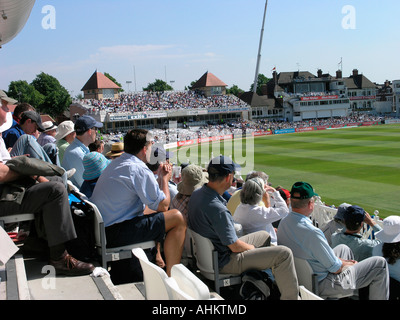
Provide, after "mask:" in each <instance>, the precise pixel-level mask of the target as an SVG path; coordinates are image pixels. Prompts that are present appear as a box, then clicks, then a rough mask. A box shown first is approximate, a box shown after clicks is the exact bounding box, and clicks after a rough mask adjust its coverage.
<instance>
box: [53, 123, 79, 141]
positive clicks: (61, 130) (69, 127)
mask: <svg viewBox="0 0 400 320" xmlns="http://www.w3.org/2000/svg"><path fill="white" fill-rule="evenodd" d="M74 131H75V129H74V123H73V122H72V121H71V120H67V121H63V122H61V123H60V124H59V125H58V132H57V134H56V136H55V138H56V140H61V139H62V138H65V137H66V136H67V135H69V134H70V133H72V132H74Z"/></svg>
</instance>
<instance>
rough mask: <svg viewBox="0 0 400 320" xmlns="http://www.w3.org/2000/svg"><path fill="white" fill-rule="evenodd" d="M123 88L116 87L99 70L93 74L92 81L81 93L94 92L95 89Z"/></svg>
mask: <svg viewBox="0 0 400 320" xmlns="http://www.w3.org/2000/svg"><path fill="white" fill-rule="evenodd" d="M120 88H121V87H120V86H118V85H116V84H115V83H114V82H113V81H111V80H110V79H109V78H107V77H106V76H105V75H104V74H102V73H101V72H98V71H97V70H96V71H95V72H94V73H93V74H92V76H91V77H90V79H89V80H88V81H87V82H86V84H85V85H84V86H83V88H82V89H81V91H84V90H93V89H120Z"/></svg>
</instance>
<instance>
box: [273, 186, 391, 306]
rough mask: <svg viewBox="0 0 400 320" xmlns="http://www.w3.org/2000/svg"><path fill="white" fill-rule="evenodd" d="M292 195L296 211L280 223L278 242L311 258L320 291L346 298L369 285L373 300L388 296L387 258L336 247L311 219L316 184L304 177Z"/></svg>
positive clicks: (329, 295) (297, 255) (326, 296)
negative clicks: (358, 257)
mask: <svg viewBox="0 0 400 320" xmlns="http://www.w3.org/2000/svg"><path fill="white" fill-rule="evenodd" d="M290 195H291V204H292V211H291V212H290V213H289V214H288V215H287V216H286V217H285V218H283V219H282V221H281V222H280V224H279V227H278V244H281V245H284V246H287V247H289V248H290V249H292V251H293V255H294V256H295V257H297V258H301V259H304V260H307V261H308V263H309V264H310V266H311V268H312V270H313V273H315V274H316V275H317V280H318V293H317V294H318V295H319V296H320V297H322V298H324V299H326V298H342V297H347V296H351V295H355V294H356V290H358V289H361V288H364V287H367V286H369V299H370V300H387V299H388V298H389V273H388V268H387V263H386V260H385V259H381V258H382V257H371V258H368V259H365V260H363V261H361V262H357V261H355V260H354V255H353V252H352V251H351V249H350V248H349V247H348V246H346V245H344V244H341V245H338V246H336V247H335V248H334V249H332V248H331V247H330V246H329V244H328V241H327V240H326V238H325V236H324V234H323V232H322V230H321V229H319V228H317V227H315V226H314V225H313V224H312V221H311V219H310V215H311V214H312V213H313V211H314V201H315V197H316V196H317V194H316V193H315V191H314V189H313V187H312V186H311V185H310V184H309V183H307V182H304V181H299V182H296V183H295V184H294V185H293V186H292V190H291V192H290Z"/></svg>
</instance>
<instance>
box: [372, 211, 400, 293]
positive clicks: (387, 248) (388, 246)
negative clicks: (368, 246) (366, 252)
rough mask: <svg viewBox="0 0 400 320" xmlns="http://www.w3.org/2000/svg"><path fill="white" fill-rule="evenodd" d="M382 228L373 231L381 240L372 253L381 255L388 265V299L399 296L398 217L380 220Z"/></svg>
mask: <svg viewBox="0 0 400 320" xmlns="http://www.w3.org/2000/svg"><path fill="white" fill-rule="evenodd" d="M382 228H383V230H381V231H379V232H377V233H375V237H376V238H377V239H379V240H380V241H382V243H380V244H379V245H377V246H376V247H375V248H374V250H373V251H372V254H373V255H375V256H383V257H384V258H385V259H386V260H387V262H388V267H389V276H390V298H389V299H390V300H392V299H399V297H400V217H399V216H389V217H387V218H385V219H384V220H383V221H382Z"/></svg>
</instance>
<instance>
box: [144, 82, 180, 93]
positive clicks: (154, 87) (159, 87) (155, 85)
mask: <svg viewBox="0 0 400 320" xmlns="http://www.w3.org/2000/svg"><path fill="white" fill-rule="evenodd" d="M172 90H174V88H172V87H171V86H170V85H169V84H168V83H166V82H165V81H163V80H160V79H156V81H154V82H152V83H149V84H148V85H147V87H146V88H143V91H154V92H164V91H172Z"/></svg>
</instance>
